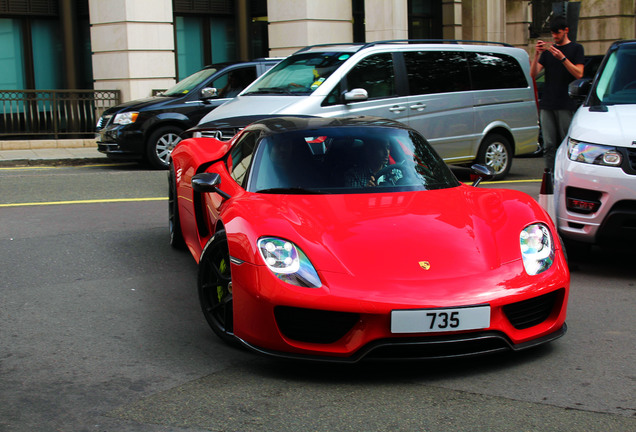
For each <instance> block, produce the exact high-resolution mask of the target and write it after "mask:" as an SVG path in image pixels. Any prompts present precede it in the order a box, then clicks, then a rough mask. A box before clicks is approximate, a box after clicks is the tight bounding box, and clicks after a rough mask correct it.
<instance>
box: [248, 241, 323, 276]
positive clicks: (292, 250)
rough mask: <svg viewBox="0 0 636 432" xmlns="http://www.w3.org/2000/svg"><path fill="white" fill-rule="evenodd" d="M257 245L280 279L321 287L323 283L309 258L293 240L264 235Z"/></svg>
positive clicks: (270, 267) (268, 265)
mask: <svg viewBox="0 0 636 432" xmlns="http://www.w3.org/2000/svg"><path fill="white" fill-rule="evenodd" d="M257 245H258V250H259V251H260V253H261V256H262V257H263V260H264V261H265V264H267V267H268V268H269V269H270V270H271V271H272V272H273V273H274V274H275V275H276V276H277V277H278V278H279V279H281V280H283V281H285V282H287V283H290V284H292V285H297V286H301V287H308V288H319V287H320V286H321V285H322V284H321V282H320V277H318V273H316V269H314V266H313V265H312V264H311V262H310V261H309V258H307V256H306V255H305V254H304V252H303V251H302V250H300V248H299V247H297V246H296V245H295V244H293V243H292V242H290V241H287V240H283V239H280V238H276V237H262V238H260V239H259V240H258V243H257Z"/></svg>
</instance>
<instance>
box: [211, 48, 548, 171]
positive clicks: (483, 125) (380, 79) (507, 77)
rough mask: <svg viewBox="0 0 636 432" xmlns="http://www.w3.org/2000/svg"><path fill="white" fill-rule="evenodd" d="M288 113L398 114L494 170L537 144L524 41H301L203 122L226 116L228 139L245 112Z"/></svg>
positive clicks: (455, 154)
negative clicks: (516, 43)
mask: <svg viewBox="0 0 636 432" xmlns="http://www.w3.org/2000/svg"><path fill="white" fill-rule="evenodd" d="M453 42H459V41H453ZM286 114H289V115H292V114H293V115H312V116H319V117H344V116H352V115H353V116H355V115H368V116H378V117H384V118H389V119H393V120H397V121H400V122H402V123H405V124H407V125H409V126H411V127H412V128H414V129H416V130H418V131H419V132H421V133H422V134H423V135H424V136H425V137H426V139H427V140H428V141H429V142H430V143H431V144H432V145H433V147H434V148H435V149H436V150H437V152H438V153H439V154H440V155H441V156H442V157H443V158H444V160H445V161H446V162H447V163H450V164H468V163H472V162H478V163H482V164H486V165H488V166H490V167H491V168H492V169H493V171H494V172H495V179H501V178H503V177H505V176H506V174H507V173H508V171H509V170H510V166H511V164H512V159H513V157H514V156H515V155H522V154H528V153H533V152H534V151H535V150H536V149H537V136H538V132H539V127H538V119H537V106H536V99H535V94H534V88H533V85H532V80H531V78H530V62H529V59H528V54H527V53H526V52H525V51H524V50H522V49H520V48H513V47H511V46H508V45H505V44H491V43H482V44H463V43H444V41H436V42H435V43H417V41H381V42H373V43H368V44H338V45H334V44H330V45H316V46H311V47H307V48H304V49H301V50H300V51H298V52H296V53H295V54H293V55H291V56H289V57H287V58H286V59H285V60H283V61H282V62H281V63H279V64H278V65H277V66H275V67H274V68H272V69H271V70H270V71H269V72H267V73H266V74H264V75H263V76H261V77H260V78H259V79H258V80H257V81H255V82H254V83H253V84H252V85H250V86H249V87H248V88H246V89H245V90H244V91H243V92H242V93H241V94H240V95H239V96H238V97H237V98H235V99H233V100H232V101H230V102H228V103H226V104H224V105H222V106H220V107H219V108H217V109H215V110H214V111H212V112H210V113H209V114H207V115H206V116H205V117H204V118H203V119H202V120H201V121H200V122H199V125H200V126H202V125H203V124H205V123H210V122H214V124H219V125H223V124H225V125H226V126H227V127H225V128H224V127H223V126H218V127H217V128H214V127H213V129H214V130H215V135H216V136H217V137H222V138H229V137H231V136H232V135H233V134H234V133H235V132H236V131H237V128H238V127H242V126H246V124H241V120H240V119H246V120H245V122H246V121H247V119H250V120H253V119H254V118H258V116H264V115H278V116H280V115H286ZM232 118H236V120H237V121H234V122H232V121H228V120H231V119H232ZM219 121H220V122H219Z"/></svg>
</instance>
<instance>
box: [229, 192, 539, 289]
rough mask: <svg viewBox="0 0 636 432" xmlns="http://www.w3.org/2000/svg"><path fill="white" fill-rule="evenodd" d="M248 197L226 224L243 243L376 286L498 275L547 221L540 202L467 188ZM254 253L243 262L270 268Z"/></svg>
mask: <svg viewBox="0 0 636 432" xmlns="http://www.w3.org/2000/svg"><path fill="white" fill-rule="evenodd" d="M249 195H251V196H249V197H246V198H245V199H242V200H239V201H242V202H240V203H238V202H237V203H236V204H237V205H234V206H233V207H234V209H235V211H238V212H239V213H241V214H242V217H241V218H239V219H236V220H234V221H230V222H229V223H227V224H226V229H227V230H228V234H229V235H235V236H238V237H239V238H240V239H238V238H237V239H235V240H236V241H237V242H238V243H240V244H243V245H245V244H247V243H248V242H249V244H251V245H255V244H256V240H257V239H258V238H259V236H261V235H271V236H278V237H281V238H285V239H287V240H291V241H292V242H294V243H295V244H296V245H297V246H299V247H300V248H301V249H302V250H303V251H304V252H305V254H306V255H307V256H308V257H309V259H310V261H311V262H312V263H313V265H314V267H315V268H316V269H317V270H318V271H319V272H334V273H343V274H348V275H350V276H353V277H356V278H363V280H366V281H369V283H376V284H377V283H379V282H380V281H383V280H390V281H397V280H405V281H407V280H417V281H421V280H422V279H446V278H458V277H465V276H470V275H474V274H482V273H485V272H489V271H491V270H494V269H497V268H499V267H501V266H502V265H504V264H506V263H510V262H512V261H517V260H520V259H521V253H520V248H519V234H520V232H521V230H522V229H523V228H525V226H527V225H528V224H530V223H533V222H536V221H543V220H545V213H544V212H543V211H542V210H541V208H540V207H539V206H538V205H537V203H536V201H535V200H534V199H533V198H531V197H530V196H528V195H526V194H524V193H521V192H517V191H512V190H499V189H479V188H474V187H470V186H465V185H462V186H459V187H455V188H451V189H444V190H437V191H423V192H404V193H401V192H398V193H383V194H357V195H266V194H249ZM243 236H248V237H250V238H249V239H244V238H243ZM238 243H237V244H238ZM252 247H254V246H252ZM231 249H232V247H231ZM231 253H232V254H233V255H236V253H238V254H240V253H241V252H240V251H236V250H231ZM253 253H254V255H253V256H252V257H249V256H247V254H246V255H245V256H237V258H239V259H244V260H250V261H252V260H253V262H254V263H255V264H263V262H262V259H259V258H260V257H259V256H258V252H255V251H254V252H253ZM426 267H428V269H426ZM500 282H501V281H493V283H494V284H497V283H500Z"/></svg>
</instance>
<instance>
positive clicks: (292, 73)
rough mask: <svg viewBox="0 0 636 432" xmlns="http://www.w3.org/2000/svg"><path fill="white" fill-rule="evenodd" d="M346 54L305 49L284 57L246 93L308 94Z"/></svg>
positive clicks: (318, 85) (342, 61)
mask: <svg viewBox="0 0 636 432" xmlns="http://www.w3.org/2000/svg"><path fill="white" fill-rule="evenodd" d="M349 57H351V54H350V53H342V52H318V53H306V54H296V55H293V56H290V57H287V58H286V59H285V60H283V61H282V62H280V63H279V64H277V65H276V66H275V67H274V68H272V70H271V71H270V72H269V73H268V74H266V75H264V76H263V78H262V79H261V80H260V81H258V82H257V83H255V84H254V86H253V87H252V88H251V89H250V90H249V91H248V92H247V93H245V94H246V95H253V94H292V95H308V94H311V93H313V91H314V90H316V89H317V88H318V87H320V85H321V84H322V83H323V82H324V81H325V80H326V79H327V78H329V76H330V75H331V74H332V73H333V72H334V71H335V70H336V69H338V67H339V66H340V65H341V64H342V63H344V62H345V60H347V59H348V58H349Z"/></svg>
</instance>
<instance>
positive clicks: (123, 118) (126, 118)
mask: <svg viewBox="0 0 636 432" xmlns="http://www.w3.org/2000/svg"><path fill="white" fill-rule="evenodd" d="M138 115H139V113H138V112H136V111H130V112H124V113H119V114H117V115H116V116H115V120H113V123H114V124H118V125H127V124H131V123H134V122H135V121H136V120H137V116H138Z"/></svg>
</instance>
